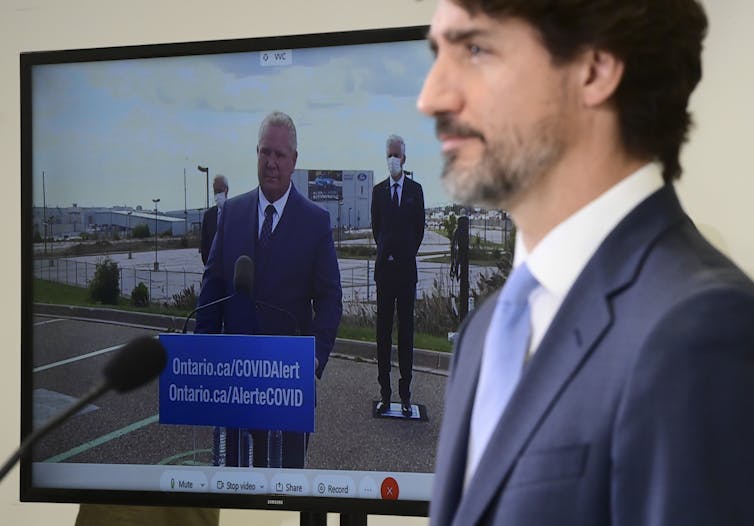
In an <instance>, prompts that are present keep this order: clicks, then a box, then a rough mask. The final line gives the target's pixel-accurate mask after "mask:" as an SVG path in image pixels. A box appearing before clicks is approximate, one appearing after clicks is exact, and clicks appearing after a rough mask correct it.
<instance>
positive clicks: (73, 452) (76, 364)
mask: <svg viewBox="0 0 754 526" xmlns="http://www.w3.org/2000/svg"><path fill="white" fill-rule="evenodd" d="M158 332H159V331H158V330H151V329H148V328H145V327H144V326H143V325H141V326H136V325H131V324H127V323H122V322H121V323H118V322H114V321H112V320H111V321H107V320H86V319H81V318H75V319H74V318H69V317H63V316H59V315H58V316H56V315H52V314H46V315H42V314H36V315H35V317H34V336H33V340H34V346H33V353H34V355H33V363H34V368H35V372H34V373H33V379H32V388H33V389H34V390H39V391H37V392H38V393H39V396H38V397H37V399H36V400H35V408H36V409H35V411H37V412H42V411H43V410H47V412H48V413H49V412H50V407H49V404H51V403H53V402H51V401H50V400H55V399H56V397H55V395H56V394H58V395H60V396H63V397H73V398H79V397H81V396H83V395H84V394H85V392H87V390H88V389H89V388H90V387H91V386H92V385H95V384H97V383H99V381H100V380H101V371H102V368H103V367H104V365H105V364H106V363H107V361H108V360H109V358H110V356H112V352H113V351H115V350H117V348H118V346H119V345H122V344H125V343H126V342H128V341H130V340H131V339H133V338H135V337H136V336H139V335H144V334H151V335H154V334H157V333H158ZM396 373H397V371H396ZM376 376H377V372H376V365H375V364H374V363H371V362H369V361H364V359H363V358H362V359H354V358H352V357H351V358H348V359H345V358H339V357H337V356H334V357H333V358H331V360H330V362H329V363H328V366H327V368H326V370H325V375H324V377H323V379H322V380H321V381H318V382H317V395H318V404H317V409H316V432H315V433H314V434H313V435H312V439H311V442H310V450H309V455H308V467H312V468H327V469H345V470H350V469H353V470H387V471H407V472H409V471H418V472H430V471H432V467H433V465H434V454H435V441H436V438H437V434H438V431H439V424H440V420H441V416H442V415H441V413H442V398H443V392H444V385H445V376H443V374H441V373H439V374H438V372H437V371H433V370H431V368H426V369H417V370H416V371H415V373H414V381H413V383H412V387H413V390H414V401H415V402H416V403H420V404H424V405H425V406H426V407H427V411H428V415H429V420H428V421H427V422H414V421H401V420H386V419H379V420H377V419H374V418H372V413H371V402H372V400H374V399H375V397H376V395H377V393H378V388H377V381H376ZM395 381H396V382H397V378H396V379H395ZM157 386H158V384H157V382H156V381H155V382H152V383H151V384H148V385H146V386H144V387H142V388H140V389H137V390H135V391H133V392H131V393H128V394H126V395H117V394H112V393H111V394H108V395H106V396H104V397H102V398H101V399H100V400H98V401H96V402H95V403H94V407H93V408H90V409H89V410H88V411H87V412H85V413H80V414H77V415H76V416H75V417H73V418H72V419H71V420H69V421H68V422H67V423H65V424H64V425H63V426H62V427H61V428H59V429H58V430H56V431H54V432H53V433H52V434H51V435H49V436H48V437H47V438H45V439H43V440H42V441H41V442H40V443H39V445H38V447H36V448H35V449H34V454H33V455H34V457H33V458H34V460H36V461H51V462H63V461H65V462H93V463H114V464H119V463H128V464H208V463H209V462H210V458H211V444H212V429H211V428H209V427H190V426H174V425H162V424H159V422H158V415H159V399H158V390H157Z"/></svg>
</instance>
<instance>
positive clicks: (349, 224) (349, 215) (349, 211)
mask: <svg viewBox="0 0 754 526" xmlns="http://www.w3.org/2000/svg"><path fill="white" fill-rule="evenodd" d="M348 230H351V207H350V206H349V207H348Z"/></svg>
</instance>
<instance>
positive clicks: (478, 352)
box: [431, 294, 497, 524]
mask: <svg viewBox="0 0 754 526" xmlns="http://www.w3.org/2000/svg"><path fill="white" fill-rule="evenodd" d="M496 298H497V294H495V295H494V296H493V297H492V298H490V299H488V300H487V301H485V302H484V303H483V304H482V305H481V306H480V307H479V311H478V312H477V313H475V315H474V316H473V317H471V318H469V322H468V324H467V325H466V327H465V328H464V329H463V330H462V331H461V332H462V335H463V353H462V354H461V349H459V348H457V349H456V350H455V352H454V355H453V362H454V364H453V374H452V376H451V378H450V382H451V383H450V384H449V385H448V388H447V390H446V395H445V398H446V404H445V408H446V409H445V414H444V415H443V419H442V431H441V433H440V437H441V440H440V443H439V445H438V449H437V465H436V467H435V472H436V473H438V476H436V477H435V481H434V489H433V495H432V510H431V516H432V522H433V523H436V524H450V522H451V521H452V520H453V515H454V512H455V510H456V508H457V505H458V502H459V501H460V499H461V493H462V491H463V480H464V474H465V472H466V455H467V446H468V438H469V422H470V418H471V408H472V405H473V403H474V394H475V391H474V389H470V388H469V386H473V385H476V382H477V377H478V375H479V364H480V363H481V359H482V350H483V348H484V339H485V335H486V332H487V327H488V326H489V323H490V319H491V318H492V313H493V311H494V310H495V302H496ZM440 475H441V476H440Z"/></svg>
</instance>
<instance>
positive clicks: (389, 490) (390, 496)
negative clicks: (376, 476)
mask: <svg viewBox="0 0 754 526" xmlns="http://www.w3.org/2000/svg"><path fill="white" fill-rule="evenodd" d="M380 491H381V493H382V498H383V499H384V500H398V482H397V481H396V480H395V479H394V478H393V477H387V478H386V479H385V480H383V481H382V487H381V488H380Z"/></svg>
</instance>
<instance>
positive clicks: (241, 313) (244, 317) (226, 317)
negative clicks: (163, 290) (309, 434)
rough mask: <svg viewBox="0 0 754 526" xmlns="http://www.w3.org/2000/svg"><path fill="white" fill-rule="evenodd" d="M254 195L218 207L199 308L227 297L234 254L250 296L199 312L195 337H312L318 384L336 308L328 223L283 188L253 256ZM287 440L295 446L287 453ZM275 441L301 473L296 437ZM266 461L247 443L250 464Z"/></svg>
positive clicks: (261, 447)
mask: <svg viewBox="0 0 754 526" xmlns="http://www.w3.org/2000/svg"><path fill="white" fill-rule="evenodd" d="M258 192H259V190H258V189H255V190H252V191H251V192H247V193H245V194H242V195H239V196H236V197H233V198H231V199H229V200H228V201H226V202H225V205H224V207H223V211H222V214H221V215H220V224H219V225H218V231H217V235H216V239H215V242H214V244H213V245H212V250H211V251H210V255H209V260H208V261H207V267H206V269H205V271H204V278H203V281H202V290H201V293H200V295H199V304H200V305H204V304H206V303H209V302H211V301H213V300H215V299H218V298H221V297H223V296H226V295H229V294H232V293H233V273H234V266H235V262H236V260H237V259H238V258H239V257H240V256H242V255H247V256H249V257H250V258H251V259H252V260H253V261H254V263H255V266H254V267H255V274H254V287H253V293H252V296H253V297H252V298H249V297H248V296H244V295H241V294H239V295H237V296H235V297H234V298H232V299H231V300H229V301H227V302H225V303H222V304H219V305H218V306H216V307H210V308H207V309H204V310H201V311H199V312H198V313H197V319H196V332H198V333H220V332H224V333H228V334H281V335H296V334H301V335H313V336H314V337H315V339H316V358H317V361H318V367H317V369H316V374H317V377H318V378H321V377H322V373H323V371H324V368H325V365H327V360H328V358H329V356H330V351H331V350H332V348H333V344H334V342H335V335H336V332H337V329H338V324H339V323H340V315H341V309H342V307H341V288H340V271H339V270H338V261H337V258H336V256H335V248H334V245H333V240H332V231H331V230H330V216H329V214H328V213H327V212H326V211H325V210H323V209H321V208H319V207H318V206H316V205H315V204H314V203H312V202H311V201H309V200H308V199H306V198H305V197H303V196H302V195H301V194H299V193H298V192H297V191H296V188H295V187H294V186H293V185H291V189H290V194H289V196H288V201H287V203H286V205H285V209H284V211H283V214H282V216H281V218H280V222H279V223H278V225H277V227H276V228H275V230H274V231H273V232H272V237H271V238H270V243H269V246H268V247H267V249H266V250H265V251H264V253H260V252H259V251H258V250H257V232H258V227H257V225H258V217H257V214H258V212H257V206H258V200H259V194H258ZM293 435H300V436H298V437H294V436H293ZM258 436H260V437H261V435H258ZM294 440H295V441H296V443H297V444H298V446H297V447H290V444H292V443H293V442H294ZM283 442H284V445H283V467H303V461H304V453H305V446H304V441H303V436H302V434H301V433H285V434H284V437H283ZM231 450H232V448H231V447H229V448H228V455H229V462H232V461H233V459H232V458H231V457H230V455H231ZM266 455H267V453H266V443H265V442H264V440H257V439H256V436H255V441H254V465H257V466H261V465H264V463H265V462H266ZM241 464H242V465H243V459H241ZM228 465H232V464H228Z"/></svg>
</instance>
